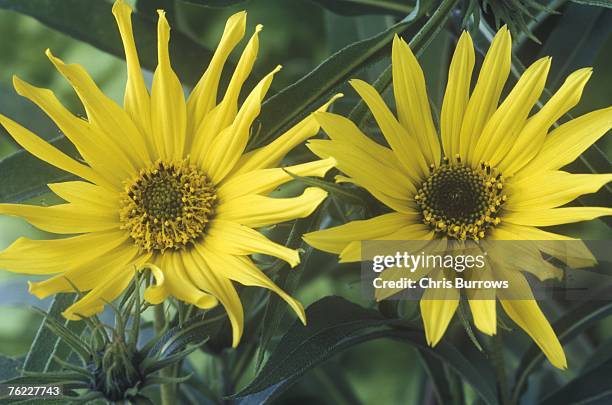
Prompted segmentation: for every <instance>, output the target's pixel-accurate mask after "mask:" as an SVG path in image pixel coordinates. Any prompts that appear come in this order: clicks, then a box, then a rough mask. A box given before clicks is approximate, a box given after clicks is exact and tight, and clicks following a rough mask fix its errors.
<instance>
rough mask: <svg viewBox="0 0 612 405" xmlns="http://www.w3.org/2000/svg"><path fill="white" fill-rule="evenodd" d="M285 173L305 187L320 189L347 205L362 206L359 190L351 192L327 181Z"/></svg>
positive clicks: (362, 199) (362, 198) (362, 195)
mask: <svg viewBox="0 0 612 405" xmlns="http://www.w3.org/2000/svg"><path fill="white" fill-rule="evenodd" d="M285 172H286V173H287V174H288V175H290V176H291V177H293V178H294V179H296V180H297V181H299V182H300V183H303V184H306V185H307V186H312V187H319V188H322V189H323V190H325V191H327V192H328V193H329V194H330V195H331V196H332V197H334V198H337V199H339V200H341V201H344V202H346V203H349V204H353V205H362V204H363V202H364V199H365V198H366V197H365V195H364V194H363V193H362V191H361V190H357V189H355V190H351V189H349V188H347V187H342V186H339V185H337V184H335V183H330V182H329V181H325V180H321V179H317V178H313V177H303V176H298V175H296V174H293V173H291V172H290V171H288V170H285Z"/></svg>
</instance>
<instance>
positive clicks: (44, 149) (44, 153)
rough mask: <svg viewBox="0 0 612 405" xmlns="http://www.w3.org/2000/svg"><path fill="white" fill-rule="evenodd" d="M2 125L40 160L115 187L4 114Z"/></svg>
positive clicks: (98, 182)
mask: <svg viewBox="0 0 612 405" xmlns="http://www.w3.org/2000/svg"><path fill="white" fill-rule="evenodd" d="M0 124H1V125H2V126H3V127H4V128H5V129H6V130H7V132H8V133H9V134H10V135H11V136H12V137H13V139H14V140H15V142H17V143H18V144H19V145H21V146H22V147H23V148H24V149H25V150H27V151H28V152H30V153H31V154H32V155H34V156H36V157H37V158H39V159H40V160H42V161H45V162H47V163H49V164H51V165H53V166H55V167H57V168H59V169H61V170H64V171H66V172H68V173H72V174H74V175H75V176H78V177H81V178H83V179H85V180H89V181H91V182H92V183H96V184H103V185H107V186H108V187H113V186H112V184H109V183H108V182H107V181H105V180H104V179H103V178H102V177H101V176H99V175H98V174H97V173H95V172H94V171H93V170H92V169H91V167H89V166H86V165H84V164H81V163H79V162H77V161H76V160H74V159H72V158H71V157H69V156H68V155H66V154H65V153H64V152H61V151H60V150H59V149H56V148H55V147H53V146H51V145H50V144H48V143H47V142H46V141H44V140H43V139H42V138H39V137H38V136H37V135H35V134H33V133H32V132H30V131H28V130H27V129H25V128H24V127H22V126H21V125H19V124H17V123H16V122H15V121H13V120H11V119H9V118H7V117H5V116H4V115H2V114H0Z"/></svg>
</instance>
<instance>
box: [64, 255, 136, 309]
mask: <svg viewBox="0 0 612 405" xmlns="http://www.w3.org/2000/svg"><path fill="white" fill-rule="evenodd" d="M135 275H136V266H134V265H130V264H127V263H126V265H125V267H117V268H116V269H115V271H113V272H110V273H107V276H106V278H105V281H104V282H103V283H101V284H98V285H97V286H96V287H95V288H94V289H93V290H91V291H90V292H89V293H87V294H86V295H85V296H84V297H83V298H81V299H80V300H78V301H77V302H76V303H74V304H73V305H71V306H70V307H68V309H66V310H65V311H64V312H62V315H63V316H64V318H66V319H68V320H71V321H78V320H80V319H82V318H87V317H90V316H92V315H95V314H97V313H100V312H102V311H103V310H104V306H105V305H106V304H107V303H109V302H112V301H114V300H115V298H117V297H118V296H119V295H121V293H122V292H123V291H124V290H125V289H126V288H127V286H128V285H129V284H130V281H132V279H133V278H134V276H135Z"/></svg>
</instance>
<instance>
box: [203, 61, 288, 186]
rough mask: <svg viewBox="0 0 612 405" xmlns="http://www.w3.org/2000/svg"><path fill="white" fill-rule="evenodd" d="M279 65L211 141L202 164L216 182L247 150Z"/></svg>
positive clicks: (259, 84) (260, 83) (256, 87)
mask: <svg viewBox="0 0 612 405" xmlns="http://www.w3.org/2000/svg"><path fill="white" fill-rule="evenodd" d="M280 68H281V67H280V66H278V67H276V69H274V70H273V71H272V72H271V73H269V74H268V75H266V77H264V78H263V79H262V80H261V81H260V82H259V83H258V84H257V86H255V88H254V89H253V91H252V92H251V94H249V96H248V97H247V99H246V100H245V101H244V103H243V104H242V106H241V107H240V111H239V112H238V115H236V117H235V119H234V122H233V123H232V125H230V126H229V127H227V128H225V129H224V130H223V131H222V132H221V133H220V134H219V135H218V136H217V137H216V138H215V139H214V140H213V142H212V145H211V146H210V148H209V149H207V150H206V152H207V153H206V155H205V157H204V160H202V161H201V164H202V165H203V167H204V168H205V170H206V172H207V173H209V174H210V176H211V178H212V181H213V183H219V182H220V181H221V180H222V179H223V178H224V177H225V176H226V175H227V174H228V173H229V172H230V171H231V170H232V169H233V167H234V165H235V164H236V163H237V162H238V160H239V159H240V157H241V156H242V154H243V152H244V148H245V147H246V145H247V142H248V140H249V134H250V130H251V124H252V123H253V121H254V120H255V118H257V116H258V115H259V111H260V110H261V103H262V101H263V99H264V97H265V96H266V93H267V92H268V89H269V88H270V85H271V84H272V79H273V78H274V74H276V73H277V72H278V71H279V70H280Z"/></svg>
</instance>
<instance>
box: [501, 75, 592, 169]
mask: <svg viewBox="0 0 612 405" xmlns="http://www.w3.org/2000/svg"><path fill="white" fill-rule="evenodd" d="M591 73H592V69H591V68H584V69H580V70H577V71H575V72H574V73H572V74H571V75H569V76H568V77H567V79H566V80H565V82H564V83H563V85H562V86H561V88H560V89H559V90H557V92H556V93H555V94H554V95H553V96H552V97H551V98H550V100H549V101H548V102H547V103H546V104H545V105H544V106H543V107H542V109H541V110H540V111H539V112H538V113H537V114H535V115H534V116H533V117H531V118H530V119H529V120H528V121H527V124H526V125H525V127H524V128H523V129H522V130H521V132H520V134H519V136H518V137H517V139H516V142H515V144H514V145H513V146H512V149H511V150H510V153H508V155H507V156H506V157H504V159H503V160H502V161H501V162H500V164H499V168H500V170H501V171H502V173H504V175H505V176H506V177H509V176H512V174H514V173H515V172H516V171H517V170H519V169H520V168H521V167H523V166H524V165H526V164H527V163H528V162H529V161H530V160H531V159H533V157H534V156H536V155H537V154H538V152H539V151H540V149H541V148H542V145H543V144H544V141H545V139H546V134H547V132H548V129H549V128H550V127H551V126H552V125H553V124H554V123H555V121H557V120H558V119H559V118H560V117H561V116H563V114H565V113H566V112H568V111H569V110H570V109H571V108H572V107H574V106H575V105H576V104H578V102H579V101H580V97H581V96H582V90H583V89H584V86H585V85H586V83H587V82H588V80H589V78H590V77H591Z"/></svg>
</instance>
